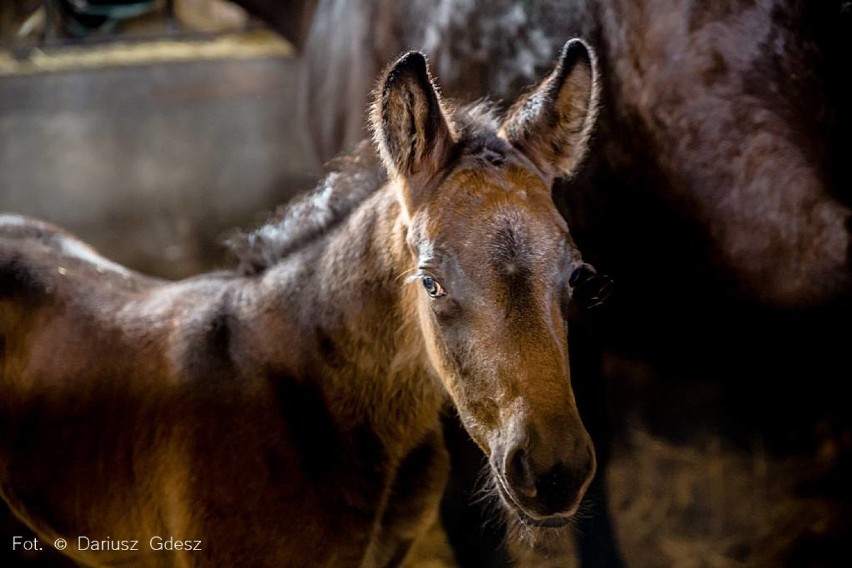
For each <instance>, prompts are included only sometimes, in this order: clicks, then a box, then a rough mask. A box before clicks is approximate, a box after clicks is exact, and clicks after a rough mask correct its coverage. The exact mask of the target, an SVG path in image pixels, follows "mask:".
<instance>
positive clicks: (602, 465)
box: [568, 313, 624, 568]
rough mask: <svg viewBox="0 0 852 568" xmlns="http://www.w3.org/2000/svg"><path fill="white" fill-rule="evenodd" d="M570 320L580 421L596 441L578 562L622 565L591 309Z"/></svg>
mask: <svg viewBox="0 0 852 568" xmlns="http://www.w3.org/2000/svg"><path fill="white" fill-rule="evenodd" d="M585 316H586V317H582V316H577V317H573V318H572V319H571V320H570V324H569V326H570V328H571V333H570V334H569V336H568V345H569V351H570V353H571V383H572V386H573V388H574V394H575V396H576V397H577V406H578V407H579V409H580V415H581V416H582V417H583V423H584V424H586V428H587V429H588V431H589V434H590V435H591V436H592V440H593V442H594V444H595V454H596V456H597V459H598V470H597V474H596V475H595V478H594V480H593V481H592V484H591V486H590V487H589V490H588V492H587V493H586V497H585V499H584V500H583V503H584V505H583V509H585V510H581V512H580V514H578V515H577V525H576V528H575V531H576V540H577V552H578V555H579V557H580V564H581V565H582V566H583V567H584V568H585V567H591V566H593V567H596V568H597V567H604V568H609V567H613V568H617V567H621V566H624V562H623V561H622V559H621V555H620V553H619V549H618V544H617V541H616V538H615V533H614V531H613V526H612V520H611V517H610V514H609V500H608V498H607V494H608V493H607V489H606V472H607V466H608V464H609V454H610V427H609V418H608V413H607V404H606V402H607V401H606V392H605V391H606V388H605V386H606V385H605V383H604V377H603V360H602V359H603V350H602V345H601V339H600V337H599V336H598V333H597V332H596V331H595V323H596V322H594V321H588V320H590V319H594V318H595V314H594V313H590V314H586V315H585Z"/></svg>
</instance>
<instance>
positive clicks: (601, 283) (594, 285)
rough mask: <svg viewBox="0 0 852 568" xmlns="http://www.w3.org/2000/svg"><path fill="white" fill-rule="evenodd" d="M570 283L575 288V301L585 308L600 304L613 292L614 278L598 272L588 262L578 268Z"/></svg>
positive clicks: (569, 280) (572, 274)
mask: <svg viewBox="0 0 852 568" xmlns="http://www.w3.org/2000/svg"><path fill="white" fill-rule="evenodd" d="M568 284H569V285H570V286H571V287H572V288H573V289H574V301H576V302H577V303H578V304H579V305H580V306H581V307H583V308H585V309H589V308H594V307H597V306H600V305H601V304H603V303H604V302H605V301H606V300H607V298H609V296H610V294H612V280H610V279H609V277H607V276H603V275H601V274H598V273H597V271H596V270H595V269H594V268H592V267H591V266H590V265H588V264H583V265H581V266H580V267H579V268H576V269H575V270H574V271H573V272H572V273H571V276H570V277H569V278H568Z"/></svg>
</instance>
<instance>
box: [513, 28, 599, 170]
mask: <svg viewBox="0 0 852 568" xmlns="http://www.w3.org/2000/svg"><path fill="white" fill-rule="evenodd" d="M598 91H599V88H598V81H597V64H596V62H595V56H594V53H593V52H592V49H591V48H590V47H589V46H588V45H586V43H585V42H583V41H582V40H579V39H572V40H570V41H569V42H567V43H566V44H565V46H564V47H563V48H562V52H561V54H560V56H559V62H558V63H557V64H556V67H555V68H554V69H553V71H552V72H551V73H550V75H548V77H547V78H546V79H545V80H544V81H542V82H541V83H540V84H539V85H537V86H536V87H535V88H534V89H533V90H532V91H530V92H529V93H528V94H527V95H525V96H524V97H522V98H521V99H519V100H518V101H517V102H516V103H515V104H514V105H513V106H512V108H510V109H509V112H508V113H507V115H506V119H505V120H504V121H503V125H502V127H501V129H500V133H501V135H502V136H503V137H504V138H505V139H506V140H508V141H509V142H511V143H512V145H514V146H515V147H516V148H518V149H519V150H521V151H522V152H523V153H524V154H526V156H527V157H528V158H530V159H531V160H532V161H533V163H534V164H535V165H536V166H538V168H539V169H540V170H542V171H543V172H544V173H545V175H547V176H549V177H551V178H557V177H561V176H570V175H572V174H573V173H574V171H575V170H576V168H577V166H578V165H579V163H580V161H581V160H582V159H583V156H584V155H585V153H586V148H587V147H588V144H589V138H590V137H591V133H592V127H593V126H594V124H595V119H596V118H597V108H598Z"/></svg>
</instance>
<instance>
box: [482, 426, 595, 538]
mask: <svg viewBox="0 0 852 568" xmlns="http://www.w3.org/2000/svg"><path fill="white" fill-rule="evenodd" d="M566 446H567V447H566V448H565V449H564V450H563V452H561V453H559V454H558V456H559V457H557V458H556V459H552V458H551V459H546V458H543V457H538V458H537V457H536V453H537V452H536V451H535V448H533V447H530V445H529V444H527V443H515V444H512V445H511V446H510V447H508V448H507V449H506V450H505V451H504V452H502V455H501V456H499V457H497V459H494V457H496V456H492V467H493V469H494V473H495V476H496V483H497V487H498V490H499V492H500V496H501V497H502V498H503V500H504V501H505V502H506V504H507V505H509V506H510V507H512V508H513V509H515V510H516V512H517V513H518V515H519V516H520V518H521V520H522V521H524V522H525V523H527V524H532V525H538V526H545V527H556V526H562V525H564V524H565V523H567V522H568V520H569V519H570V517H571V516H573V515H574V513H576V512H577V509H578V508H579V506H580V501H581V500H582V499H583V496H584V495H585V493H586V490H587V489H588V487H589V484H590V483H591V481H592V477H594V474H595V468H596V461H595V452H594V449H593V447H592V444H591V440H590V439H589V437H588V434H586V433H585V432H584V433H583V435H582V436H581V437H580V438H579V440H577V441H576V442H575V443H573V444H567V445H566ZM538 453H539V454H544V455H547V456H549V455H551V454H552V452H543V451H539V452H538Z"/></svg>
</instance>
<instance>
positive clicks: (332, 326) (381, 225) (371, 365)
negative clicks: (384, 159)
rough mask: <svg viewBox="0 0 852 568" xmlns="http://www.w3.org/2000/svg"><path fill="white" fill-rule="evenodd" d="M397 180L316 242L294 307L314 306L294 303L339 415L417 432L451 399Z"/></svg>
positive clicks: (314, 368) (316, 372)
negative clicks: (425, 327) (431, 344)
mask: <svg viewBox="0 0 852 568" xmlns="http://www.w3.org/2000/svg"><path fill="white" fill-rule="evenodd" d="M392 183H394V182H389V183H388V184H387V185H385V186H384V187H382V188H380V189H379V190H377V191H376V192H375V193H374V194H373V195H372V196H370V197H369V198H368V199H367V200H366V201H365V202H364V203H362V204H361V205H360V206H359V207H358V208H357V209H356V210H355V211H353V212H352V214H351V215H350V216H349V217H348V218H347V219H346V221H344V222H343V223H342V224H341V225H340V226H338V227H337V228H336V229H334V230H333V231H332V232H331V233H329V234H328V235H326V236H325V237H324V238H323V239H322V240H321V241H319V242H316V243H314V245H312V249H311V250H310V255H309V257H308V258H307V264H310V267H309V268H308V273H307V274H305V275H304V278H306V279H307V281H304V282H299V289H300V290H301V293H300V294H299V296H298V297H297V298H290V299H289V300H288V302H287V303H289V304H291V305H292V304H293V303H294V302H295V303H310V304H312V305H311V306H310V307H311V309H304V306H303V305H302V306H293V307H294V308H296V309H298V311H299V312H300V313H302V314H308V313H310V314H311V316H310V320H309V321H305V320H302V321H300V326H301V329H302V330H303V331H304V333H305V334H306V335H311V334H313V335H314V336H316V337H314V338H313V339H308V340H305V339H303V340H302V341H303V342H304V341H308V342H310V341H313V342H314V344H313V351H314V353H315V355H316V357H317V361H315V362H311V363H309V365H308V366H309V367H310V370H309V371H308V372H309V374H311V375H312V376H317V377H318V378H319V379H320V380H321V381H322V383H321V386H322V388H323V390H324V391H325V393H326V396H327V398H328V400H330V401H332V402H333V403H336V404H339V406H340V407H339V408H338V409H336V410H338V411H339V412H340V414H339V415H341V416H349V417H350V419H352V420H356V421H363V420H368V421H370V422H371V423H372V425H373V426H374V428H375V429H376V430H382V429H385V430H387V429H388V428H389V429H390V431H401V430H404V431H406V432H409V431H410V434H406V435H413V434H415V433H416V431H417V430H420V429H423V428H427V427H432V425H433V423H435V422H436V421H437V419H438V411H439V410H440V406H441V404H442V403H443V400H444V393H443V390H442V388H441V387H440V385H439V383H438V381H437V379H436V378H434V376H433V374H432V372H431V371H430V368H429V363H428V359H427V355H426V352H425V347H424V344H423V337H422V334H421V331H420V328H419V325H418V316H417V301H418V297H417V292H418V290H417V289H415V288H414V287H413V286H411V285H407V284H406V280H407V276H409V274H410V270H411V268H412V267H413V261H412V257H411V254H412V253H411V252H410V251H409V249H408V246H407V244H406V229H405V223H404V219H403V217H402V215H403V214H402V211H401V207H400V205H399V203H398V201H397V198H396V190H395V188H394V187H393V186H392ZM292 285H293V283H292V282H291V283H289V284H288V286H287V287H288V288H290V287H292ZM427 423H428V424H427Z"/></svg>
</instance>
